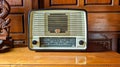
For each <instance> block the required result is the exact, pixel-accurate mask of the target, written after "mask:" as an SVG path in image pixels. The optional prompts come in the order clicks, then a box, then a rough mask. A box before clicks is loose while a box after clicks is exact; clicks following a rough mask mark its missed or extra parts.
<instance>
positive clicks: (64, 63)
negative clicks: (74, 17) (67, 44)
mask: <svg viewBox="0 0 120 67" xmlns="http://www.w3.org/2000/svg"><path fill="white" fill-rule="evenodd" d="M6 57H7V58H6ZM8 58H9V59H8ZM119 64H120V54H118V53H116V52H112V51H109V52H92V53H90V52H89V53H88V52H34V51H31V50H29V49H28V48H14V49H13V50H11V51H10V52H8V53H3V54H1V56H0V65H5V66H6V65H10V66H11V67H12V66H15V67H18V66H20V67H28V66H30V67H31V66H32V67H38V66H39V67H68V66H69V67H101V66H102V67H115V66H116V65H117V66H119Z"/></svg>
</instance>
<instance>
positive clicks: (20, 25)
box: [8, 14, 24, 33]
mask: <svg viewBox="0 0 120 67" xmlns="http://www.w3.org/2000/svg"><path fill="white" fill-rule="evenodd" d="M8 18H10V19H11V23H10V26H11V27H10V32H11V33H23V32H24V21H23V20H24V16H23V14H10V15H9V16H8Z"/></svg>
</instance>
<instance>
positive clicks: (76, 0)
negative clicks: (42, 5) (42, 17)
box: [49, 0, 78, 6]
mask: <svg viewBox="0 0 120 67" xmlns="http://www.w3.org/2000/svg"><path fill="white" fill-rule="evenodd" d="M68 1H69V0H68ZM74 1H75V3H71V4H67V3H66V4H62V3H60V4H54V3H52V2H53V0H50V1H49V2H50V6H63V5H64V6H65V5H66V6H67V5H77V4H78V0H74Z"/></svg>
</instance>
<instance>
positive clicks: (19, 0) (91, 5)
mask: <svg viewBox="0 0 120 67" xmlns="http://www.w3.org/2000/svg"><path fill="white" fill-rule="evenodd" d="M7 1H8V2H9V3H10V5H11V8H12V9H11V13H10V15H9V16H8V17H10V18H11V20H12V21H11V25H12V27H11V36H12V37H13V39H14V40H15V42H14V44H15V45H16V46H19V47H21V46H26V45H28V42H27V31H28V30H27V27H28V24H27V23H28V20H27V19H28V17H27V15H28V11H29V10H31V9H40V8H74V9H86V10H87V11H88V35H89V38H88V39H89V44H88V50H89V51H101V50H106V49H110V50H114V51H120V47H119V45H120V0H7Z"/></svg>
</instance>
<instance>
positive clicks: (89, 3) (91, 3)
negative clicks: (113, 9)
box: [85, 0, 112, 5]
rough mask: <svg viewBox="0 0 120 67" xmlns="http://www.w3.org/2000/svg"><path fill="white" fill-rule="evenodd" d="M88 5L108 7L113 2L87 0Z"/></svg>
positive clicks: (110, 0) (109, 0)
mask: <svg viewBox="0 0 120 67" xmlns="http://www.w3.org/2000/svg"><path fill="white" fill-rule="evenodd" d="M85 4H87V5H107V4H112V0H85Z"/></svg>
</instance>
